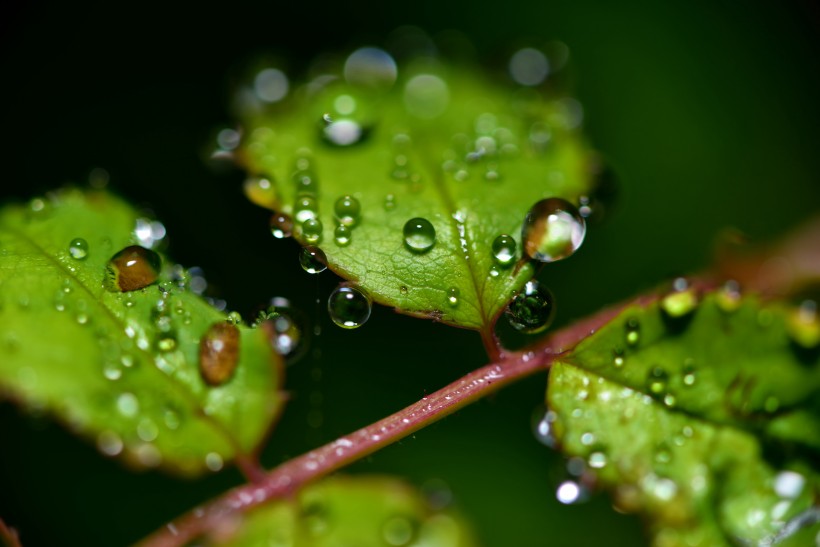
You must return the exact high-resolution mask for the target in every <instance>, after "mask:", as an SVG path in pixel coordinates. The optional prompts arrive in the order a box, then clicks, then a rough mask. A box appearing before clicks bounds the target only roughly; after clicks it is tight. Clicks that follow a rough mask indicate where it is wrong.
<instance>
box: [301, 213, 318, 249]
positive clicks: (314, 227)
mask: <svg viewBox="0 0 820 547" xmlns="http://www.w3.org/2000/svg"><path fill="white" fill-rule="evenodd" d="M302 237H303V238H304V240H305V241H307V242H308V243H319V241H320V240H321V239H322V221H321V220H319V219H318V218H309V219H307V220H306V221H304V222H303V223H302Z"/></svg>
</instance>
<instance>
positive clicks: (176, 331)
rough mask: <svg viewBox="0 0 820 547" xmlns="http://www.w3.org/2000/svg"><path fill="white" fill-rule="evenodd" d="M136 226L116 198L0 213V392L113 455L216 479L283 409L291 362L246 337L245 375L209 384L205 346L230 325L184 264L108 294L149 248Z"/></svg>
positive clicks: (65, 194) (85, 198)
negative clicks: (190, 280)
mask: <svg viewBox="0 0 820 547" xmlns="http://www.w3.org/2000/svg"><path fill="white" fill-rule="evenodd" d="M137 219H138V215H137V213H136V211H134V210H133V209H132V208H131V207H129V206H128V205H126V204H125V203H123V202H122V201H121V200H119V199H117V198H115V197H113V196H111V195H108V194H105V193H100V192H88V193H83V192H80V191H74V190H66V191H61V192H57V193H53V194H51V195H50V196H49V197H48V198H47V199H39V198H38V199H35V200H32V202H31V203H30V204H29V205H28V206H8V207H5V208H4V209H2V210H1V211H0V390H2V391H0V392H2V393H3V394H4V395H5V396H7V397H11V398H13V399H16V400H19V401H20V402H22V403H24V404H25V405H27V406H29V407H31V408H33V409H36V410H45V411H49V412H53V413H55V414H56V415H57V416H58V417H59V418H60V419H61V420H62V421H63V422H65V423H66V424H67V425H68V426H69V427H70V428H71V429H72V430H74V431H76V432H78V433H80V434H82V435H83V436H86V437H90V438H92V439H94V440H95V442H96V443H97V445H98V446H99V448H100V450H101V451H102V452H103V453H104V454H107V455H116V454H120V453H121V454H122V455H124V456H125V457H126V458H127V460H128V461H130V462H133V463H135V464H136V465H141V466H148V467H152V466H156V465H162V466H164V467H166V468H169V469H173V470H177V471H179V472H183V473H187V474H193V473H199V472H203V471H205V470H207V469H211V470H217V469H219V468H221V467H222V464H223V463H224V462H226V461H229V460H232V459H233V458H234V457H235V456H237V455H240V454H249V453H251V452H252V451H253V450H255V448H256V446H257V444H258V443H259V442H260V441H261V440H262V438H263V437H264V435H265V433H266V431H267V430H268V428H269V427H270V424H271V422H272V420H273V418H274V417H275V416H276V415H277V413H278V412H279V409H280V407H281V404H282V397H281V395H280V393H279V387H280V375H281V362H280V359H279V357H278V356H277V355H276V354H275V353H274V352H273V351H272V350H271V347H270V344H269V343H268V340H267V337H266V335H265V333H264V331H263V329H251V328H246V327H239V333H240V334H239V357H238V362H237V363H236V365H237V366H236V369H235V371H234V372H233V375H232V377H231V378H230V379H228V380H227V381H226V382H225V383H224V384H223V385H219V386H214V387H210V386H208V385H207V384H206V383H205V382H204V381H203V379H202V377H201V375H200V371H199V360H200V357H199V353H200V338H201V337H202V336H203V335H204V334H205V333H206V332H207V331H208V329H209V328H210V327H211V326H212V325H215V324H220V323H224V322H225V320H226V317H225V314H224V313H222V312H219V311H217V310H216V309H214V308H213V307H211V306H210V305H209V304H208V303H206V302H205V301H204V300H203V299H202V298H201V297H200V296H198V295H197V294H194V293H193V292H192V291H191V289H190V288H189V287H188V285H187V283H186V281H185V279H186V276H187V273H186V272H185V271H184V270H183V269H182V268H180V267H178V266H176V265H173V264H171V263H170V262H168V261H167V259H164V258H163V261H162V262H163V264H162V268H161V271H160V273H159V277H158V279H157V283H153V284H149V285H148V286H146V287H144V288H142V289H139V290H134V291H130V292H120V291H116V290H111V288H110V287H108V288H107V286H106V283H108V281H106V279H107V278H108V276H107V274H106V265H107V262H108V260H109V259H110V258H111V257H112V256H113V255H114V254H115V253H117V252H118V251H119V250H121V249H123V248H124V247H126V246H129V245H133V244H136V243H140V242H141V241H140V240H139V239H138V238H137V234H136V232H135V226H136V225H137ZM142 226H143V228H144V227H145V224H144V222H143V224H142ZM157 227H158V226H157V225H155V228H157ZM149 231H150V230H149ZM141 235H142V236H143V237H148V240H150V237H149V236H146V234H141ZM75 238H82V239H83V240H84V241H85V243H86V245H83V244H82V243H79V244H78V243H77V242H76V241H74V240H75ZM148 240H143V241H142V243H143V244H145V245H148V244H149V243H148ZM72 242H73V246H74V247H75V249H74V252H75V254H76V256H82V254H83V253H82V251H83V250H87V255H86V256H85V257H84V258H74V256H73V255H72V254H71V253H70V252H69V247H70V246H71V245H72ZM78 249H79V252H78Z"/></svg>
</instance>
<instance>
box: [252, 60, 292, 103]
mask: <svg viewBox="0 0 820 547" xmlns="http://www.w3.org/2000/svg"><path fill="white" fill-rule="evenodd" d="M289 88H290V83H289V82H288V77H287V75H285V73H284V72H282V71H281V70H279V69H277V68H266V69H264V70H260V71H259V73H257V75H256V77H255V78H254V79H253V90H254V93H256V96H257V97H258V98H259V100H260V101H262V102H265V103H276V102H279V101H281V100H282V99H284V98H285V96H286V95H287V94H288V89H289Z"/></svg>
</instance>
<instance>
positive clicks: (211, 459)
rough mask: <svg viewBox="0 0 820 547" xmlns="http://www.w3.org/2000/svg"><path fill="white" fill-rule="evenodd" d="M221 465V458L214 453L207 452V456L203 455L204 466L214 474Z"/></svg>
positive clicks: (222, 463)
mask: <svg viewBox="0 0 820 547" xmlns="http://www.w3.org/2000/svg"><path fill="white" fill-rule="evenodd" d="M223 465H224V462H223V461H222V456H220V455H219V454H217V453H216V452H208V454H206V455H205V466H206V467H207V468H208V469H209V470H211V471H213V472H214V473H216V472H217V471H220V470H221V469H222V466H223Z"/></svg>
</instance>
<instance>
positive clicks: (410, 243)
mask: <svg viewBox="0 0 820 547" xmlns="http://www.w3.org/2000/svg"><path fill="white" fill-rule="evenodd" d="M404 244H405V246H406V247H407V248H408V249H410V250H411V251H413V252H414V253H419V254H421V253H426V252H427V251H429V250H430V249H432V248H433V245H435V244H436V229H435V228H433V225H432V224H430V221H429V220H427V219H426V218H411V219H410V220H408V221H407V222H406V223H405V224H404Z"/></svg>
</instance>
